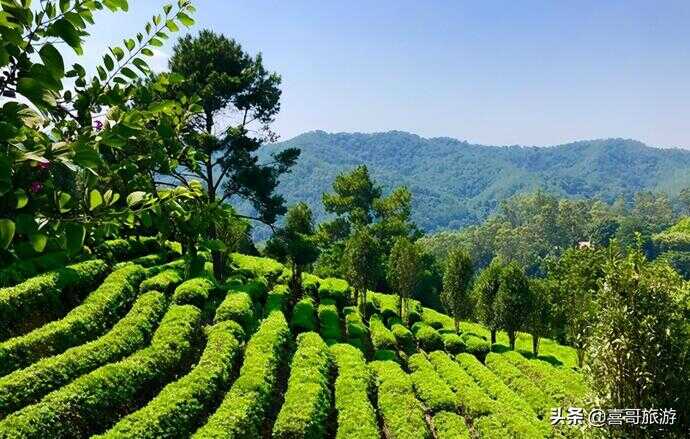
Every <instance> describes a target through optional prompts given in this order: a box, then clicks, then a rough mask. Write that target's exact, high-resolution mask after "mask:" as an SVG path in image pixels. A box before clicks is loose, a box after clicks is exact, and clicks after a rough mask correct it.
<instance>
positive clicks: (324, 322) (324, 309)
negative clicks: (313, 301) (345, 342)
mask: <svg viewBox="0 0 690 439" xmlns="http://www.w3.org/2000/svg"><path fill="white" fill-rule="evenodd" d="M318 314H319V325H320V330H321V337H323V339H324V341H325V342H326V344H327V345H332V344H334V343H339V342H340V341H341V340H342V339H343V333H342V330H341V329H340V316H338V308H337V307H336V306H335V305H326V304H323V303H322V304H321V305H319V308H318Z"/></svg>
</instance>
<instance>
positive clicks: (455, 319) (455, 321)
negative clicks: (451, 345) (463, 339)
mask: <svg viewBox="0 0 690 439" xmlns="http://www.w3.org/2000/svg"><path fill="white" fill-rule="evenodd" d="M453 323H455V332H456V333H457V332H460V319H458V318H457V317H455V318H453Z"/></svg>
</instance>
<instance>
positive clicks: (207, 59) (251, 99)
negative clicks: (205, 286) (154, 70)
mask: <svg viewBox="0 0 690 439" xmlns="http://www.w3.org/2000/svg"><path fill="white" fill-rule="evenodd" d="M169 65H170V70H171V71H172V72H173V74H179V75H181V76H182V77H183V78H184V81H183V82H182V84H181V85H179V86H178V87H177V88H176V89H175V91H176V94H177V95H179V94H182V95H196V96H199V98H200V105H201V107H202V111H201V112H200V113H199V114H198V116H197V117H195V118H194V119H193V120H191V122H190V123H189V125H188V127H187V128H188V130H189V135H188V136H187V138H186V143H187V145H186V146H187V147H188V148H189V149H191V150H192V151H194V154H192V155H188V156H187V157H186V159H185V160H181V161H180V162H179V167H177V168H173V169H170V171H169V177H170V179H172V180H176V181H177V183H179V184H182V185H184V186H187V185H188V184H189V178H198V179H200V180H201V181H202V182H203V183H204V185H205V187H206V192H207V197H208V203H209V204H211V203H214V202H216V201H217V200H219V201H220V202H229V201H230V200H231V199H233V198H234V197H239V198H242V199H245V200H247V201H249V202H250V203H251V204H252V206H253V207H254V209H255V211H256V215H255V216H247V218H250V219H254V220H258V221H261V222H264V223H267V224H272V223H274V222H275V220H276V218H277V217H278V216H279V215H282V214H284V213H285V211H286V208H285V205H284V204H285V203H284V199H283V197H282V196H280V195H278V194H276V193H275V188H276V186H277V185H278V178H279V176H280V175H281V174H283V173H285V172H288V171H289V169H290V168H291V167H292V166H293V165H294V163H295V161H296V160H297V157H298V156H299V150H297V149H294V148H290V149H286V150H284V151H282V152H280V153H277V154H274V155H273V156H272V160H271V161H270V162H269V163H259V161H258V159H257V157H256V154H255V153H256V151H257V150H258V149H259V148H260V147H262V146H263V144H264V143H265V142H267V141H273V140H275V138H276V137H275V135H274V134H273V133H272V132H271V131H270V124H271V123H272V122H273V120H274V119H275V116H276V114H277V113H278V111H279V109H280V95H281V92H280V89H279V88H278V87H279V85H280V82H281V79H280V76H278V75H277V74H276V73H270V72H268V71H267V70H266V68H265V67H264V65H263V59H262V57H261V55H257V56H255V57H251V56H250V55H248V54H247V53H246V52H244V50H243V49H242V47H241V46H240V45H239V44H238V43H237V42H235V41H234V40H231V39H228V38H226V37H225V36H223V35H219V34H216V33H214V32H212V31H209V30H202V31H201V32H200V33H199V34H198V35H197V36H195V37H194V36H191V35H187V36H185V37H183V38H181V39H180V40H178V41H177V44H176V45H175V46H174V48H173V54H172V56H171V58H170V63H169ZM161 184H170V183H165V182H161ZM208 235H209V237H210V238H211V239H215V238H216V237H217V235H218V232H217V230H216V226H215V224H211V226H210V227H209V230H208ZM213 265H214V273H215V274H216V276H217V277H221V276H222V268H223V267H222V266H221V257H220V253H219V252H218V251H214V252H213Z"/></svg>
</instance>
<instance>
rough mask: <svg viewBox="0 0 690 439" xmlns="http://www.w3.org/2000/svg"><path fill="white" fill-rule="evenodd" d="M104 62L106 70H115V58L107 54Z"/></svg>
mask: <svg viewBox="0 0 690 439" xmlns="http://www.w3.org/2000/svg"><path fill="white" fill-rule="evenodd" d="M103 62H104V63H105V68H106V69H108V71H111V70H113V69H114V68H115V63H114V62H113V58H112V57H111V56H110V55H108V54H107V53H106V54H105V55H103Z"/></svg>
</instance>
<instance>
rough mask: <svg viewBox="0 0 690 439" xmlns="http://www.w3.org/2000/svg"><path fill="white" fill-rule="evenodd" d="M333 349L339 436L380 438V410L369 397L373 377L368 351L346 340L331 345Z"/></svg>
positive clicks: (342, 437) (341, 437)
mask: <svg viewBox="0 0 690 439" xmlns="http://www.w3.org/2000/svg"><path fill="white" fill-rule="evenodd" d="M330 350H331V355H332V356H333V358H334V360H335V364H336V366H337V371H338V378H336V380H335V409H336V411H337V413H338V417H337V419H338V427H337V431H336V439H350V438H352V439H360V438H361V439H368V438H376V437H378V435H379V428H378V423H377V420H376V412H375V410H374V407H373V406H372V405H371V401H370V400H369V395H370V393H371V391H372V386H373V377H372V375H371V371H370V370H369V367H368V366H367V363H366V359H365V358H364V354H362V351H360V350H359V349H357V348H356V347H354V346H351V345H349V344H343V343H339V344H335V345H333V346H331V348H330Z"/></svg>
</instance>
